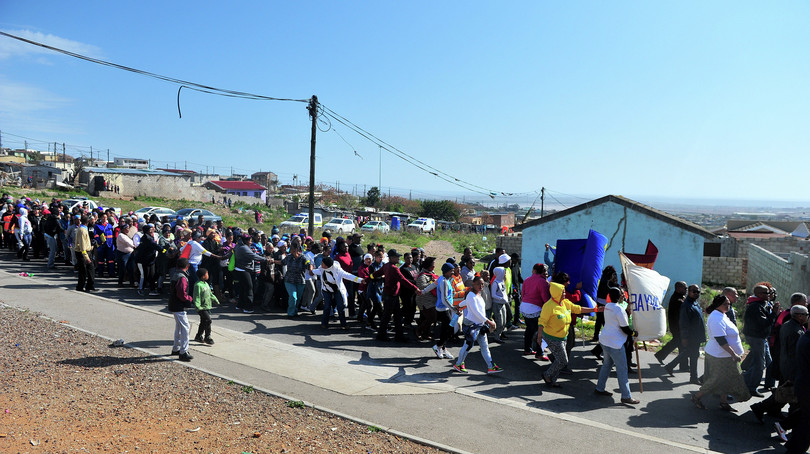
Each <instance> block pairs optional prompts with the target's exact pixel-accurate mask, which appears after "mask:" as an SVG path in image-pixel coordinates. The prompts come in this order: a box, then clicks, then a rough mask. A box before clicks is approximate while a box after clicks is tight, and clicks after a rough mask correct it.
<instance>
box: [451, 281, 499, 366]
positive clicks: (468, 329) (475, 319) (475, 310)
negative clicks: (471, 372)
mask: <svg viewBox="0 0 810 454" xmlns="http://www.w3.org/2000/svg"><path fill="white" fill-rule="evenodd" d="M483 288H484V280H483V279H482V278H481V276H478V277H476V278H474V279H473V283H472V289H471V290H470V291H469V292H468V293H467V297H466V298H464V301H462V302H461V303H459V305H458V308H459V309H464V328H463V330H464V345H463V346H462V347H461V351H459V352H458V359H457V360H456V364H454V365H453V369H455V370H457V371H459V372H467V368H466V367H464V360H465V359H466V358H467V354H468V353H469V352H470V350H471V349H472V348H473V345H475V342H476V341H478V345H479V346H480V347H481V356H483V357H484V361H485V362H486V363H487V373H488V374H497V373H500V372H503V369H501V368H500V367H498V365H497V364H495V363H493V362H492V355H490V353H489V344H488V343H487V333H488V332H489V330H491V329H495V321H493V320H490V319H488V318H487V316H486V309H485V306H486V303H484V298H483V297H482V296H481V290H482V289H483Z"/></svg>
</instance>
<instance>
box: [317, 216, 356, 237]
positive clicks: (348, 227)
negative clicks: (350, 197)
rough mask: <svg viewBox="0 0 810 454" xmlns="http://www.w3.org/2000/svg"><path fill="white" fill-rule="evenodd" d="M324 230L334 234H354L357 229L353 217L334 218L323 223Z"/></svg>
mask: <svg viewBox="0 0 810 454" xmlns="http://www.w3.org/2000/svg"><path fill="white" fill-rule="evenodd" d="M323 231H324V232H330V233H333V234H352V233H354V232H355V231H356V226H355V225H354V221H352V220H351V219H343V218H332V220H330V221H329V222H327V223H326V224H324V225H323Z"/></svg>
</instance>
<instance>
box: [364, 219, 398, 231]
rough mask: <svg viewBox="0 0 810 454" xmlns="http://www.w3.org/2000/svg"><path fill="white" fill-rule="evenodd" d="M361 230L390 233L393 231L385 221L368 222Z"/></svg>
mask: <svg viewBox="0 0 810 454" xmlns="http://www.w3.org/2000/svg"><path fill="white" fill-rule="evenodd" d="M360 230H361V231H363V232H382V233H388V232H390V231H391V227H389V226H388V224H386V223H385V222H384V221H368V222H366V223H365V224H363V227H361V228H360Z"/></svg>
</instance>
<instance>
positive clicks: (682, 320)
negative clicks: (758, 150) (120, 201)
mask: <svg viewBox="0 0 810 454" xmlns="http://www.w3.org/2000/svg"><path fill="white" fill-rule="evenodd" d="M2 201H3V202H4V203H3V205H2V206H1V207H0V219H2V223H3V235H2V244H0V246H2V247H5V248H8V250H9V251H12V252H16V255H17V257H18V258H19V259H20V260H24V261H28V260H30V258H31V256H33V258H35V259H36V258H40V257H43V258H44V257H47V262H46V267H47V268H53V267H55V266H56V264H57V261H58V262H59V263H64V264H65V265H68V266H72V267H74V268H75V269H76V271H77V275H78V277H77V279H78V281H77V285H76V290H77V291H84V292H93V291H95V290H96V286H95V282H96V279H98V278H102V279H103V278H104V277H105V275H106V277H107V278H109V279H117V283H118V285H119V286H120V287H127V286H131V287H134V288H137V289H138V292H139V294H140V295H142V296H144V297H150V296H151V297H154V296H161V295H164V293H168V295H167V296H168V309H169V311H170V312H172V313H173V314H174V317H175V322H176V323H175V334H174V345H173V348H172V354H173V355H177V356H179V358H180V359H181V360H183V361H190V360H191V359H192V357H191V355H190V354H189V352H188V348H189V341H190V339H189V332H190V323H189V321H188V317H187V311H188V310H189V309H190V308H195V309H196V311H197V313H198V314H199V317H200V323H199V329H198V332H197V334H196V336H195V337H194V339H193V340H194V341H196V342H201V343H208V344H213V343H214V339H213V338H212V337H211V324H212V319H211V314H210V311H211V310H212V308H213V306H214V305H217V304H225V303H230V304H235V306H236V308H237V309H239V310H241V311H242V312H244V313H248V314H250V313H253V312H254V311H255V310H264V311H273V310H283V311H284V312H285V313H286V316H288V317H298V316H299V314H302V313H309V314H313V315H314V314H315V313H316V311H317V310H319V309H320V310H322V313H321V317H320V324H321V326H322V327H323V328H324V329H328V328H329V323H330V321H331V320H333V319H337V320H338V323H339V327H340V328H341V329H349V320H350V319H352V320H356V322H357V326H359V327H361V329H367V330H372V332H374V333H376V335H375V338H376V339H377V340H378V341H380V342H390V341H393V342H409V341H412V340H414V339H413V338H412V337H411V335H414V336H415V340H416V341H419V342H426V343H427V344H428V345H431V347H430V348H431V350H432V354H434V355H436V356H437V357H438V358H445V359H451V360H452V359H455V361H454V362H453V365H452V367H453V369H454V370H455V371H457V372H459V373H468V371H467V368H466V366H465V359H466V357H467V355H468V354H469V353H470V351H471V350H472V349H473V348H474V346H475V344H476V343H477V344H478V345H479V348H480V351H481V354H482V356H483V358H484V361H485V363H486V366H487V373H488V374H498V373H501V372H502V371H503V369H502V368H501V367H500V366H498V365H497V364H496V363H495V362H494V361H493V358H492V355H491V352H490V349H489V343H490V342H495V343H503V342H505V341H507V339H508V337H509V336H511V333H510V331H515V330H517V329H518V328H519V326H520V325H524V326H525V330H524V332H523V339H522V341H523V348H522V350H523V354H524V355H532V356H534V357H535V358H536V359H538V360H541V361H548V362H549V363H550V364H549V366H548V367H547V368H546V369H545V371H544V372H543V374H542V376H541V377H540V380H542V381H543V382H544V383H545V385H546V386H548V387H550V388H557V387H560V386H561V384H560V383H559V378H560V376H561V375H566V374H571V373H572V371H571V368H570V366H569V363H568V361H569V360H568V358H569V357H570V353H571V350H572V349H573V347H574V338H575V336H574V329H575V326H576V325H577V323H576V320H577V318H578V317H581V316H582V314H586V313H595V314H596V325H595V332H594V338H593V341H594V342H597V345H596V347H594V349H593V350H591V353H592V354H593V355H595V356H596V357H597V358H598V359H601V360H602V365H601V367H600V370H599V373H598V381H597V384H596V386H595V388H594V393H595V394H596V395H598V396H611V395H612V393H611V392H610V391H608V390H607V387H606V383H607V380H608V378H609V376H610V372H611V370H612V369H614V368H615V370H616V377H617V380H618V385H619V390H620V392H621V402H622V403H623V404H625V405H635V404H638V403H639V401H638V400H637V399H635V398H633V396H632V395H631V392H630V386H629V373H630V372H631V371H632V370H633V369H634V368H635V367H638V366H637V365H636V364H635V363H634V362H633V359H632V356H631V352H632V351H633V350H634V348H636V341H635V337H636V335H637V333H635V332H634V331H633V329H632V311H631V305H629V304H627V301H626V295H627V289H626V288H625V285H624V280H623V278H622V276H620V275H619V273H617V272H616V270H615V269H614V268H613V267H612V266H608V267H606V268H605V269H604V270H603V272H602V277H601V279H600V282H599V285H598V289H597V293H596V302H597V305H596V307H593V308H589V307H587V306H584V305H580V304H579V303H580V302H581V301H583V299H584V298H583V295H582V294H581V290H580V287H581V283H572V282H570V279H569V276H568V275H567V274H566V273H564V272H555V269H554V265H555V263H554V254H553V252H554V251H553V248H548V247H547V254H546V258H545V260H544V262H545V263H537V264H535V265H534V266H533V267H532V271H531V275H530V276H528V277H526V279H525V280H524V279H523V277H522V276H521V272H520V269H521V266H520V257H519V255H518V254H516V253H512V254H511V255H510V254H507V252H506V251H505V250H503V249H501V248H497V249H496V250H495V253H494V255H492V256H491V257H490V258H491V260H489V261H488V263H487V264H486V266H484V267H483V269H481V267H476V259H475V258H474V257H473V255H472V251H471V250H470V249H469V248H467V249H465V251H464V253H463V254H462V256H461V258H460V259H458V260H456V259H454V258H446V259H445V258H442V259H439V258H436V257H430V256H426V255H425V251H424V250H423V249H420V248H413V249H411V250H410V251H407V252H405V253H404V254H400V252H398V251H397V250H396V249H389V250H386V249H385V247H384V246H383V245H380V244H367V245H366V246H365V247H364V246H363V244H362V240H363V237H362V235H360V234H353V235H351V236H350V237H348V238H343V237H338V238H334V239H333V238H332V237H331V235H330V234H329V233H328V232H325V233H324V234H323V236H322V237H321V238H319V239H318V240H316V239H315V238H313V237H311V236H309V235H307V234H306V232H305V231H303V230H302V231H301V232H299V233H297V234H282V233H281V232H279V231H278V229H277V228H276V227H275V226H273V228H272V230H270V234H269V235H267V234H265V233H264V232H263V231H261V230H259V229H256V228H254V227H251V228H248V229H246V230H243V229H241V228H239V227H226V226H224V225H223V223H222V221H218V222H216V223H214V222H211V221H205V220H204V219H203V218H202V216H200V217H199V218H198V219H182V218H180V217H178V218H177V219H171V220H169V219H164V220H160V219H158V218H157V217H155V216H152V217H151V218H150V219H144V218H139V217H137V216H135V215H134V214H133V213H128V214H123V215H121V216H116V213H115V211H114V210H112V209H106V210H105V209H103V208H100V209H98V210H90V209H88V208H87V207H86V206H76V207H73V209H72V210H71V211H69V212H68V210H67V209H66V207H65V206H63V205H62V204H61V202H60V201H59V200H56V199H53V200H51V201H50V202H42V201H39V200H31V199H28V198H22V199H19V200H13V199H12V198H10V197H9V196H8V195H7V194H5V195H3V198H2ZM162 221H164V222H162ZM476 270H478V271H476ZM752 293H753V295H752V296H751V297H749V298H748V301H747V302H746V305H745V310H744V314H743V317H742V319H743V320H742V322H743V323H742V325H743V330H742V335H743V336H744V339H745V341H746V342H747V343H748V345H749V351H748V352H747V354H746V352H745V351H744V350H743V342H742V336H740V334H741V333H740V330H739V328H738V326H739V323H738V320H737V314H736V313H735V310H734V309H733V304H734V303H735V302H736V301H737V298H738V294H737V290H736V289H734V288H731V287H728V288H725V289H724V290H723V291H722V292H721V293H720V294H719V295H717V297H715V298H714V299H713V301H712V302H711V304H709V305H708V306H707V307H706V308H703V307H702V306H701V304H700V296H701V288H700V286H698V285H696V284H693V285H687V284H686V283H685V282H677V283H676V284H675V286H674V292H673V295H672V297H671V298H670V300H669V304H668V306H667V317H668V324H669V329H670V331H671V333H672V339H671V340H670V341H669V342H668V343H667V344H665V345H664V346H663V347H662V348H661V349H660V350H659V351H658V352H656V354H655V357H656V359H657V360H658V361H659V362H660V363H661V364H662V365H664V370H665V371H666V373H668V374H669V375H672V376H674V375H675V372H676V368H677V371H678V372H682V373H688V374H689V381H690V383H691V384H694V385H695V386H699V387H700V388H699V389H698V390H697V391H696V392H695V393H694V394H692V396H691V400H692V403H693V404H694V405H695V407H697V408H700V409H704V408H706V406H705V403H704V397H705V396H707V395H709V396H710V395H719V396H720V403H719V407H720V408H721V409H722V410H725V411H732V412H733V411H736V409H735V408H734V407H732V406H731V404H730V403H731V401H730V399H733V401H734V402H745V401H747V400H749V399H750V398H751V397H752V396H753V397H765V395H764V394H763V393H765V392H771V395H770V396H769V397H768V398H767V399H764V400H761V401H758V402H757V403H755V404H753V405H752V406H751V410H752V412H753V414H754V416H755V417H756V419H758V420H759V421H761V422H764V418H765V415H768V416H769V417H771V418H774V428H775V429H776V431H777V435H778V436H779V437H780V438H781V439H782V440H783V441H786V442H787V443H786V447H787V448H788V452H805V451H806V450H807V448H808V444H810V411H802V408H805V409H810V334H807V333H806V328H807V322H808V309H807V296H806V295H804V294H802V293H796V294H793V295H791V297H790V307H789V308H787V309H785V310H782V309H781V305H780V304H779V303H778V302H777V292H776V289H775V288H774V287H773V286H772V285H771V284H770V283H767V282H762V283H758V284H756V285H754V286H753V292H752ZM417 314H418V317H417ZM392 334H393V337H392V336H391V335H392ZM456 341H460V344H461V347H460V349H459V351H458V352H457V357H455V356H454V355H453V353H452V352H451V346H452V345H453V343H454V342H456ZM704 344H705V346H704ZM701 346H703V352H704V367H703V374H702V375H701V374H700V373H699V372H700V370H699V367H698V360H699V358H700V350H701ZM676 349H677V351H678V353H677V355H675V356H673V357H672V358H670V356H671V355H672V354H673V353H674V351H675V350H676ZM743 358H744V359H743ZM667 359H671V361H669V362H667ZM763 379H764V388H760V387H761V386H762V385H763ZM777 382H778V386H777ZM787 404H789V405H790V406H789V408H788V411H787V413H786V414H785V413H783V407H784V406H785V405H787ZM788 432H790V436H789V435H788Z"/></svg>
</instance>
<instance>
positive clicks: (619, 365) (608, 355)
mask: <svg viewBox="0 0 810 454" xmlns="http://www.w3.org/2000/svg"><path fill="white" fill-rule="evenodd" d="M600 345H602V352H603V355H604V358H605V360H604V362H603V363H602V368H601V369H599V381H597V382H596V390H597V391H604V390H605V384H606V383H607V379H608V376H609V375H610V370H611V369H612V368H613V365H614V364H615V365H616V378H617V379H618V380H619V389H620V390H621V392H622V399H631V398H632V396H631V395H630V381H629V379H628V377H627V356H626V355H625V350H624V345H622V348H611V347H608V346H607V345H604V344H600Z"/></svg>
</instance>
